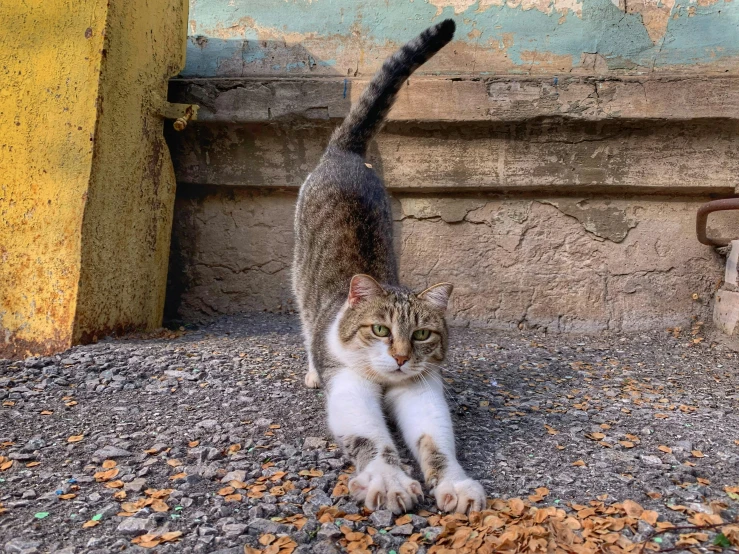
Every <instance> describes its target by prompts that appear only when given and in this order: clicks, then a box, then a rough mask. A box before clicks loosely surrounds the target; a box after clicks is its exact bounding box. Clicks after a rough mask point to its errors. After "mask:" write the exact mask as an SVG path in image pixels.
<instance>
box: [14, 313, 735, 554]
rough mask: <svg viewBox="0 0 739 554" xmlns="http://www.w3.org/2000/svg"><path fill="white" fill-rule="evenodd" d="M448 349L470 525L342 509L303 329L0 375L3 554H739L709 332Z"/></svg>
mask: <svg viewBox="0 0 739 554" xmlns="http://www.w3.org/2000/svg"><path fill="white" fill-rule="evenodd" d="M450 346H451V347H450V356H449V360H448V363H447V364H446V367H447V369H446V370H445V374H444V377H445V380H446V382H447V385H448V386H447V400H448V402H449V405H450V408H451V410H452V412H453V414H454V419H455V425H456V429H457V438H458V449H459V453H460V459H461V461H462V464H463V465H464V466H465V467H466V468H467V469H468V470H469V472H470V473H471V475H473V476H474V477H476V478H477V479H479V480H480V481H481V482H482V483H483V485H484V486H485V488H486V490H487V492H488V494H489V496H490V498H491V499H503V500H497V501H495V502H491V504H490V509H489V510H488V511H487V512H484V513H483V516H482V517H481V518H472V520H467V519H466V518H461V519H460V518H442V517H440V516H439V515H438V514H437V513H436V512H435V510H434V505H433V503H432V502H431V496H430V495H428V496H427V498H426V500H425V502H424V503H423V505H421V506H419V507H417V508H416V509H415V510H414V512H413V515H412V516H410V517H405V518H400V519H398V518H396V517H393V516H392V514H390V513H388V512H384V511H379V512H375V513H374V514H369V513H367V512H364V511H363V510H362V509H361V508H360V507H358V506H356V504H355V503H353V502H352V501H351V500H350V499H349V498H348V497H347V496H345V495H344V493H345V492H346V487H345V483H346V479H347V478H348V476H349V473H350V471H351V468H350V467H349V465H348V463H347V461H346V460H345V459H344V458H343V457H342V454H341V452H340V450H339V449H337V448H336V446H335V445H334V444H332V438H331V437H330V435H329V434H328V432H327V429H326V425H325V423H324V412H323V400H324V398H323V393H322V392H321V391H320V390H308V389H305V388H304V387H303V374H304V371H305V367H306V363H305V353H304V350H303V348H302V344H301V340H300V336H299V329H298V323H297V319H296V318H295V317H293V316H285V315H269V314H259V315H254V316H248V317H246V316H244V317H231V318H225V319H221V320H219V321H217V322H214V323H212V324H209V325H207V326H204V327H202V328H198V329H192V330H188V331H185V332H176V333H168V332H163V333H161V334H159V335H158V336H156V337H154V338H146V339H142V338H137V339H128V340H106V341H102V342H100V343H98V344H95V345H89V346H83V347H76V348H73V349H72V350H70V351H68V352H65V353H64V354H61V355H58V356H53V357H49V358H35V359H29V360H26V361H25V362H18V361H2V360H0V404H1V407H0V548H4V551H5V552H6V553H26V554H30V553H34V552H64V553H70V552H89V553H103V552H118V551H127V552H132V551H142V552H143V551H148V552H151V551H156V552H229V553H231V552H233V553H241V552H247V553H249V552H256V551H262V550H263V551H265V552H267V553H273V554H274V553H281V554H289V553H290V552H299V553H305V552H316V553H322V552H341V551H354V552H367V551H370V552H384V553H388V554H389V553H393V552H396V553H397V552H400V553H401V554H408V553H416V552H422V553H423V552H430V553H433V552H475V551H478V552H487V551H491V550H483V548H485V547H484V543H485V541H486V540H488V538H489V539H490V541H491V542H490V543H489V544H496V545H497V546H498V547H499V551H504V552H515V551H519V552H526V551H530V552H546V551H547V550H550V551H554V550H551V549H553V548H555V547H559V548H562V551H563V552H578V553H579V552H591V551H592V552H596V551H608V552H640V551H641V549H642V546H641V545H642V542H644V541H647V542H644V544H645V545H646V547H645V551H646V550H651V551H657V550H662V551H668V550H670V551H682V550H687V549H691V548H692V549H694V550H693V552H697V551H701V552H705V551H708V549H709V548H710V549H713V551H720V550H722V549H724V550H725V551H731V550H732V549H733V550H734V551H736V549H737V547H738V546H739V542H736V543H734V542H732V541H733V540H734V535H733V534H732V533H734V529H736V532H737V535H736V539H737V541H739V526H733V527H732V526H731V525H728V524H730V523H731V522H736V521H737V515H738V514H739V494H738V493H739V488H737V487H739V414H738V412H737V408H738V407H739V357H738V356H737V354H736V353H735V352H733V351H731V350H729V349H727V348H725V347H723V346H721V345H718V344H716V343H714V342H712V341H711V340H710V339H709V338H704V336H703V331H702V327H701V326H700V325H695V326H694V327H693V328H692V329H684V330H664V331H659V332H653V333H644V334H638V335H599V336H595V337H591V336H572V335H557V336H553V335H543V334H537V333H533V332H520V333H519V332H516V333H513V332H511V333H502V332H492V331H482V330H470V329H454V330H453V332H452V340H451V345H450ZM406 462H407V463H409V464H410V463H411V461H410V460H408V459H407V460H406ZM415 471H417V470H415ZM537 489H538V491H537ZM518 498H520V499H522V500H521V501H519V500H517V499H518ZM511 499H513V500H511ZM520 502H522V504H520ZM537 514H538V515H537ZM491 518H497V519H491ZM547 518H549V519H547ZM539 520H541V521H539ZM614 520H617V521H616V522H615V523H614ZM719 523H720V524H721V525H724V527H720V526H719ZM671 525H676V526H700V527H708V526H712V527H711V529H709V530H706V531H701V530H696V529H687V530H681V529H679V530H675V531H671V530H670V526H671ZM535 526H538V527H535ZM558 526H559V527H558ZM562 526H565V527H567V528H568V529H569V531H566V532H565V531H562V532H561V533H560V531H561V530H562V529H564V527H562ZM527 529H528V530H527ZM558 530H559V531H558ZM507 531H508V532H510V533H513V535H511V534H510V533H509V535H505V533H506V532H507ZM660 531H662V533H660V534H659V535H655V534H656V533H659V532H660ZM568 533H569V534H568ZM681 535H682V536H681ZM506 537H507V538H506ZM511 537H513V538H512V539H511ZM654 538H656V541H655V540H651V539H654ZM506 540H508V542H507V543H506ZM539 540H542V541H544V542H537V541H539ZM455 541H456V542H455ZM475 541H477V542H479V543H480V544H479V545H478V544H477V543H475ZM537 548H539V550H537ZM594 548H595V550H593V549H594ZM252 549H254V550H252ZM542 549H543V550H542Z"/></svg>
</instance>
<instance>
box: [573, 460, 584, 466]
mask: <svg viewBox="0 0 739 554" xmlns="http://www.w3.org/2000/svg"><path fill="white" fill-rule="evenodd" d="M572 465H573V466H577V467H586V465H587V464H585V462H583V461H582V460H577V461H576V462H572Z"/></svg>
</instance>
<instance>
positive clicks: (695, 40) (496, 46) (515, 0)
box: [183, 0, 739, 77]
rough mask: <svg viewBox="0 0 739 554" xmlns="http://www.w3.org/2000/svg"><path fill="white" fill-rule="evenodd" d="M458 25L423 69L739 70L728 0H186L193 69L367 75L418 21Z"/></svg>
mask: <svg viewBox="0 0 739 554" xmlns="http://www.w3.org/2000/svg"><path fill="white" fill-rule="evenodd" d="M445 17H454V18H455V20H456V21H457V25H458V29H459V30H458V32H457V35H456V38H455V41H454V43H453V45H452V47H451V48H449V49H445V50H443V51H442V52H440V54H439V55H438V56H436V57H435V58H434V60H432V61H431V62H430V63H429V64H428V65H427V66H425V67H424V68H422V69H421V71H420V73H458V74H465V75H474V74H477V75H486V74H521V73H529V74H536V73H539V74H541V73H553V74H564V73H569V72H575V73H587V74H602V73H604V72H621V73H623V72H638V73H644V72H653V71H654V72H675V71H700V72H703V73H705V72H724V71H730V72H733V73H736V71H737V63H736V62H737V58H739V40H738V39H737V33H738V31H737V26H738V25H739V4H738V3H737V2H731V1H730V0H698V1H697V2H696V1H695V0H630V1H628V2H626V1H625V0H388V1H385V2H379V1H370V0H332V1H331V2H316V1H314V0H292V1H290V2H286V1H282V0H280V1H276V0H230V1H228V2H225V1H223V0H190V22H189V34H190V37H189V44H188V50H187V66H186V68H185V70H184V72H183V76H186V77H217V76H221V77H241V76H244V75H286V74H290V75H301V74H302V75H306V74H310V75H340V76H345V77H357V76H366V75H371V74H372V73H373V72H374V71H375V70H376V69H377V68H378V67H379V64H380V63H382V60H383V59H384V58H385V57H386V56H387V55H388V54H390V53H391V52H392V51H394V50H395V49H396V48H398V46H400V45H401V44H403V43H404V42H405V41H406V40H408V39H409V38H411V37H412V36H414V35H415V34H417V33H419V32H420V31H421V30H422V29H423V28H425V27H427V26H429V25H431V24H433V23H434V22H437V21H439V20H441V19H442V18H445Z"/></svg>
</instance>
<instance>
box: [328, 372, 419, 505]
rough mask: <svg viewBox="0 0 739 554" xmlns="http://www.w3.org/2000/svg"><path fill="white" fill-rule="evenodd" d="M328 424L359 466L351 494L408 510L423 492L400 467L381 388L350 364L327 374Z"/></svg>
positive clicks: (350, 485) (372, 502)
mask: <svg viewBox="0 0 739 554" xmlns="http://www.w3.org/2000/svg"><path fill="white" fill-rule="evenodd" d="M327 388H328V399H327V409H328V423H329V427H330V428H331V431H332V432H333V433H334V435H335V436H336V437H337V439H338V440H339V441H340V442H341V444H342V446H343V447H344V449H345V451H346V452H347V454H348V455H349V456H350V457H351V459H352V461H353V462H354V466H355V467H356V476H355V477H354V478H353V479H351V480H350V481H349V491H350V492H351V493H352V496H354V498H355V499H356V500H358V501H359V502H364V504H365V505H366V506H367V508H369V509H370V510H377V509H380V508H385V509H387V510H391V511H392V512H394V513H396V514H397V513H402V512H405V511H408V510H410V509H411V508H412V507H413V505H414V504H416V502H417V501H418V498H419V497H420V496H421V495H422V494H423V490H422V489H421V485H420V484H419V483H418V481H416V480H414V479H411V478H410V477H409V476H408V475H407V474H406V473H405V471H403V469H402V467H401V466H400V459H399V456H398V451H397V449H396V448H395V445H394V444H393V441H392V437H391V436H390V432H389V431H388V428H387V425H386V423H385V416H384V414H383V412H382V389H381V388H380V386H379V385H377V384H375V383H372V382H370V381H368V380H367V379H365V378H364V377H362V376H361V375H359V374H358V373H356V372H354V371H352V370H350V369H341V370H339V371H337V372H335V373H333V375H331V376H330V377H329V379H328V386H327Z"/></svg>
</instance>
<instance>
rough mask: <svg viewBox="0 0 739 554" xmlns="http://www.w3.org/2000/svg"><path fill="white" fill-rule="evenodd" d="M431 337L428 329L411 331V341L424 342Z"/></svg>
mask: <svg viewBox="0 0 739 554" xmlns="http://www.w3.org/2000/svg"><path fill="white" fill-rule="evenodd" d="M430 335H431V331H429V330H428V329H416V330H415V331H413V340H426V339H427V338H429V336H430Z"/></svg>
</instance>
